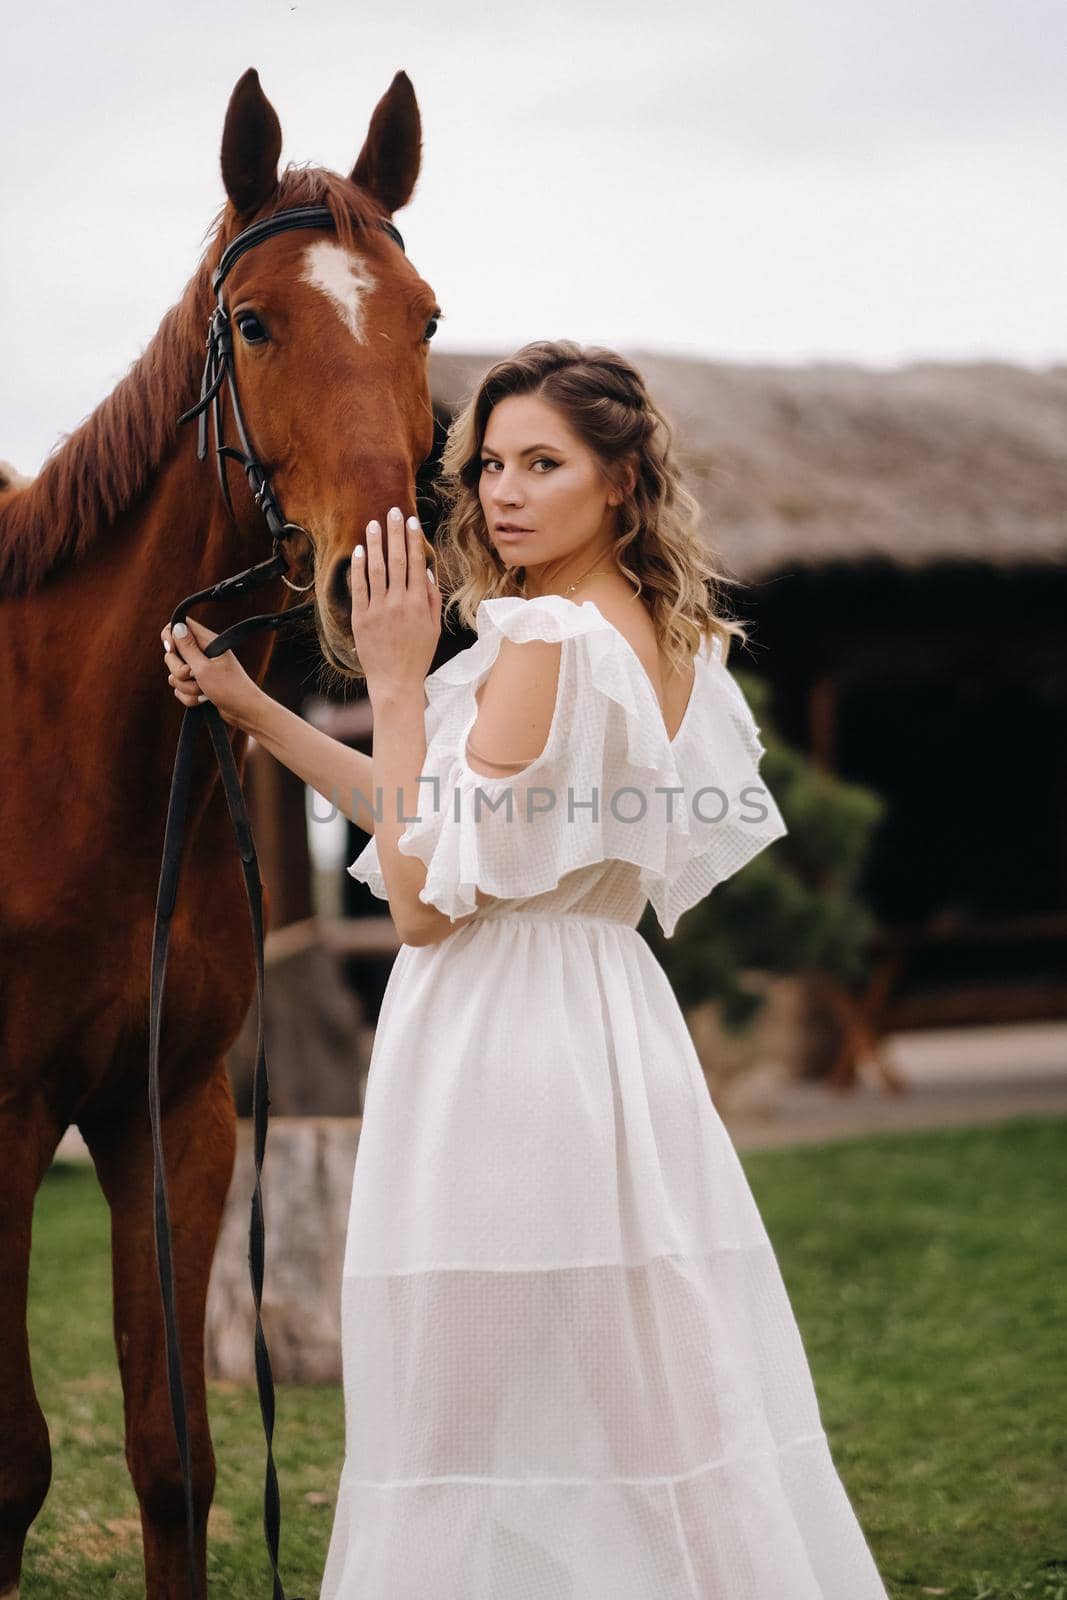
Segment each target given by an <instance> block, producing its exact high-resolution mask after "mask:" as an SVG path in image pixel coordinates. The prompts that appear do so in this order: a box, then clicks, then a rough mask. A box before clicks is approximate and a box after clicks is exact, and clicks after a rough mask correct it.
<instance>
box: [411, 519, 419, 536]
mask: <svg viewBox="0 0 1067 1600" xmlns="http://www.w3.org/2000/svg"><path fill="white" fill-rule="evenodd" d="M418 526H419V519H418V517H409V518H408V531H409V532H410V533H415V532H417V530H418Z"/></svg>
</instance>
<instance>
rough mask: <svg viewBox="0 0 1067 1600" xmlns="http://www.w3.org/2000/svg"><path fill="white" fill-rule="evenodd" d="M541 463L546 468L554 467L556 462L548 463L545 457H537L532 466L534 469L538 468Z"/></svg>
mask: <svg viewBox="0 0 1067 1600" xmlns="http://www.w3.org/2000/svg"><path fill="white" fill-rule="evenodd" d="M542 461H543V462H544V463H545V466H546V467H554V466H556V462H555V461H550V460H549V459H548V457H547V456H538V458H537V460H536V461H535V462H534V466H535V467H539V466H540V465H541V462H542Z"/></svg>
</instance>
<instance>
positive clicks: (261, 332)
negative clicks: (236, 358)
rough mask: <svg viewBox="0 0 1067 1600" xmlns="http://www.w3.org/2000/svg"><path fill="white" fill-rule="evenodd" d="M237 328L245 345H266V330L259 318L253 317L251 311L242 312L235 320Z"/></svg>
mask: <svg viewBox="0 0 1067 1600" xmlns="http://www.w3.org/2000/svg"><path fill="white" fill-rule="evenodd" d="M237 326H238V328H240V330H241V338H242V339H243V340H244V341H245V343H246V344H266V343H267V330H266V328H265V327H264V326H263V324H262V322H260V320H259V318H258V317H256V316H253V314H252V312H251V311H242V312H241V314H240V316H239V317H238V318H237Z"/></svg>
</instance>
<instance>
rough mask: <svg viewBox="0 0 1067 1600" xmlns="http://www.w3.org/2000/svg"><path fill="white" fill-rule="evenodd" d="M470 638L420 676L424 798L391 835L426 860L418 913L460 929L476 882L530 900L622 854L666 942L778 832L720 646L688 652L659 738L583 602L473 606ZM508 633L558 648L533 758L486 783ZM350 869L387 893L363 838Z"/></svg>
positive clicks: (652, 699)
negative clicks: (477, 728) (482, 725)
mask: <svg viewBox="0 0 1067 1600" xmlns="http://www.w3.org/2000/svg"><path fill="white" fill-rule="evenodd" d="M477 629H478V638H477V641H476V643H475V644H473V645H472V646H471V647H470V648H469V649H467V650H464V651H461V652H460V654H459V655H457V656H455V657H453V659H452V660H451V661H447V662H445V663H444V665H443V666H441V667H439V668H438V669H437V671H436V672H434V673H431V674H430V676H429V677H428V678H427V679H426V694H427V700H428V704H427V707H426V744H427V749H426V760H425V762H424V764H423V771H422V775H421V776H422V781H421V783H420V785H419V791H420V794H421V795H422V799H421V800H420V802H419V806H418V812H417V816H416V817H415V818H414V819H413V820H411V821H410V822H409V823H408V825H407V827H406V828H405V830H404V832H403V833H402V834H401V836H400V839H399V849H400V850H401V852H402V853H403V854H404V855H412V856H418V857H419V858H420V859H421V860H422V861H424V862H425V864H426V883H425V886H424V888H423V889H422V890H421V891H420V899H422V900H423V901H424V902H425V903H426V904H428V905H433V906H436V907H437V909H438V910H439V911H442V912H444V914H445V915H446V916H448V917H449V918H451V919H452V920H455V919H456V918H457V917H462V916H466V915H467V914H468V913H470V912H472V911H474V910H475V909H476V908H477V901H476V899H475V890H476V889H481V890H482V891H483V893H485V894H488V895H493V896H495V897H497V898H501V899H508V900H512V899H528V898H530V897H531V896H533V895H538V894H543V893H545V892H546V891H547V890H550V889H554V888H555V887H556V885H557V884H558V883H559V882H560V880H561V878H563V877H564V876H565V875H566V874H567V873H569V872H573V871H575V870H576V869H578V868H580V867H588V866H591V865H593V864H594V863H596V862H599V861H607V860H618V861H628V862H631V863H633V864H634V865H636V866H637V867H639V868H640V875H641V885H642V889H643V891H644V892H645V894H646V895H647V897H648V899H649V900H650V901H651V902H652V905H653V908H654V910H655V912H656V916H657V917H658V919H659V922H660V926H661V927H662V929H663V932H664V934H665V935H666V936H667V937H668V938H669V937H670V935H671V934H672V933H673V931H674V926H675V923H676V922H677V920H678V918H679V917H680V916H681V915H682V913H683V912H684V911H687V910H688V909H689V908H690V907H691V906H693V905H695V904H696V903H697V901H699V900H702V899H703V898H704V896H705V895H707V894H709V893H710V891H711V890H712V889H713V888H714V887H715V885H716V884H718V883H721V882H722V880H723V879H724V878H728V877H730V876H731V874H732V873H735V872H737V871H738V870H739V869H740V868H741V867H743V866H744V865H745V864H746V862H748V861H749V860H750V859H751V858H752V857H753V856H754V855H756V854H757V853H758V852H759V851H760V850H762V849H764V848H765V846H767V845H768V844H770V843H771V842H772V841H773V840H774V839H777V838H779V837H780V836H781V835H782V834H784V833H785V832H786V826H785V823H784V822H783V820H782V817H781V813H780V812H779V810H778V807H777V805H776V803H775V801H774V799H773V797H772V796H771V795H770V794H769V793H768V791H767V789H766V787H765V785H764V784H763V783H762V782H761V780H760V776H759V761H760V758H761V756H762V755H763V745H762V744H761V742H760V739H759V729H758V728H757V726H756V724H755V721H754V720H753V717H752V712H751V710H750V708H749V706H748V703H747V702H746V700H745V698H744V695H743V694H742V693H741V690H740V688H739V687H738V685H737V684H736V683H735V682H734V680H733V678H732V677H731V675H730V673H729V672H728V671H727V669H726V667H725V666H724V665H723V663H722V660H721V652H720V650H719V646H718V641H717V640H712V641H711V642H710V646H709V645H708V644H705V647H704V649H703V650H702V652H701V654H700V655H699V656H698V657H697V660H696V668H695V671H696V675H695V678H694V682H693V688H692V691H691V694H690V699H689V704H688V706H687V708H686V712H685V716H684V719H683V721H682V725H681V727H680V728H679V730H678V733H677V734H676V736H675V738H674V739H673V740H669V739H668V737H667V730H666V728H665V727H664V724H663V717H662V713H661V711H660V707H659V701H658V700H657V698H656V693H655V690H654V689H653V687H652V683H651V681H650V679H649V677H648V675H647V673H646V672H645V669H644V667H643V666H642V664H641V662H640V660H639V658H638V656H637V654H636V652H635V651H634V650H633V648H632V647H631V645H630V644H629V642H628V640H627V639H625V638H624V636H623V635H622V634H621V633H620V632H619V630H618V629H617V628H616V627H615V626H614V624H612V623H610V622H609V621H608V620H607V618H606V617H604V616H603V615H602V613H601V612H600V611H599V610H598V609H597V607H596V606H595V605H594V603H593V602H592V601H591V600H587V601H585V602H584V603H583V604H581V605H578V604H576V603H575V602H573V601H571V600H567V599H565V598H564V597H563V596H561V595H542V596H538V597H535V598H531V599H522V598H520V597H511V596H507V597H501V598H498V599H494V600H483V601H482V603H481V605H480V606H479V607H478V614H477ZM504 638H507V639H511V640H514V641H515V642H516V643H524V642H527V641H529V640H532V639H543V640H548V641H551V642H554V643H559V644H561V646H562V649H561V652H560V670H559V681H558V684H557V690H556V703H555V709H554V712H553V717H552V724H551V727H550V730H549V734H548V738H547V741H546V743H545V747H544V749H543V750H542V752H541V754H540V755H539V756H538V757H537V759H536V760H535V761H533V762H531V763H530V765H529V766H526V767H524V768H523V769H522V771H521V772H519V773H509V774H508V775H507V776H505V777H500V778H490V777H486V776H484V775H483V774H481V773H478V772H474V771H473V770H472V769H471V768H470V767H469V766H468V765H467V761H466V749H467V738H468V735H469V734H470V732H471V730H472V728H473V726H474V722H475V719H476V717H477V712H478V707H477V702H476V700H475V694H476V692H477V690H478V688H479V687H480V685H481V684H482V683H483V682H484V680H485V678H486V677H487V676H488V674H489V671H490V669H491V668H492V665H493V662H494V661H495V660H496V657H497V654H498V652H499V649H500V644H501V640H502V639H504ZM348 871H349V872H350V873H351V875H352V876H353V877H354V878H358V879H359V880H360V881H361V882H363V883H366V884H367V885H368V886H369V888H370V889H371V891H372V892H373V893H374V894H376V895H377V896H379V898H381V899H383V900H384V899H387V898H388V895H387V892H386V888H385V881H384V879H383V877H382V874H381V864H380V862H379V859H378V853H377V846H376V843H375V840H374V838H373V837H372V838H371V840H370V842H369V843H368V844H367V846H366V848H365V849H364V850H363V851H362V852H361V854H360V855H359V856H358V857H357V858H356V860H355V861H354V862H353V863H352V865H351V866H350V867H349V868H348Z"/></svg>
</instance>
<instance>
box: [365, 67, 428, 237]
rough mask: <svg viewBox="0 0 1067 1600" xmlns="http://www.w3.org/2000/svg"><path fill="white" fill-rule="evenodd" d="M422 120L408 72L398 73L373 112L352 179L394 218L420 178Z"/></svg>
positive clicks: (408, 198)
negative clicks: (394, 214)
mask: <svg viewBox="0 0 1067 1600" xmlns="http://www.w3.org/2000/svg"><path fill="white" fill-rule="evenodd" d="M421 153H422V120H421V118H420V117H419V106H418V101H417V100H416V99H415V91H414V89H413V88H412V87H411V79H410V78H409V77H408V75H407V73H406V72H398V73H397V74H396V76H395V77H394V79H393V81H392V83H391V84H390V85H389V87H388V89H386V91H385V93H384V94H383V95H382V98H381V99H380V100H379V101H378V104H377V105H376V106H375V108H374V114H373V116H372V117H371V119H370V127H369V128H368V130H367V137H366V139H365V141H364V144H363V149H362V150H361V151H360V152H359V156H358V159H357V161H356V164H355V166H354V167H353V168H352V171H351V174H350V176H351V179H352V182H353V183H354V184H357V185H358V186H359V188H361V189H366V191H367V193H368V194H369V195H371V197H372V198H373V199H375V200H377V202H378V204H379V205H380V206H381V207H382V209H383V211H385V212H386V213H387V215H388V216H392V214H393V212H394V211H399V210H400V208H401V206H406V205H407V203H408V201H409V200H410V199H411V195H412V191H413V190H414V188H415V180H416V179H417V178H418V176H419V161H420V157H421Z"/></svg>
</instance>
